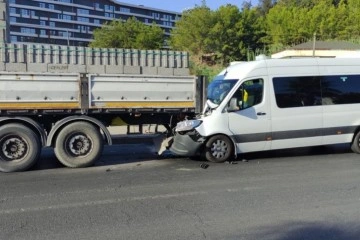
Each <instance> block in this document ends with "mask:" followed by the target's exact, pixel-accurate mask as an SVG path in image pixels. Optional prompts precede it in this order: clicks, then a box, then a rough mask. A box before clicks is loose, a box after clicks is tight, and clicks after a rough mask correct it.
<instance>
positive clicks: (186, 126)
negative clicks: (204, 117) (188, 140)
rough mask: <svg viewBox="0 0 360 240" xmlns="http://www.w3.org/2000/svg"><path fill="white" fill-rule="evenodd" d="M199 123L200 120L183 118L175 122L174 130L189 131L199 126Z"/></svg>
mask: <svg viewBox="0 0 360 240" xmlns="http://www.w3.org/2000/svg"><path fill="white" fill-rule="evenodd" d="M201 123H202V121H200V120H185V121H182V122H179V123H178V124H176V128H175V131H176V132H185V131H190V130H192V129H194V128H197V127H198V126H200V124H201Z"/></svg>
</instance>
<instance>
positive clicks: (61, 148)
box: [54, 122, 104, 168]
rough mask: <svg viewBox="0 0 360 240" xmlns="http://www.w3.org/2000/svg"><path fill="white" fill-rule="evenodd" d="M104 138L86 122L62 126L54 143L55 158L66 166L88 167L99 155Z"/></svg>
mask: <svg viewBox="0 0 360 240" xmlns="http://www.w3.org/2000/svg"><path fill="white" fill-rule="evenodd" d="M103 142H104V140H103V137H102V135H101V133H100V131H99V130H98V129H97V128H96V127H94V126H93V125H92V124H90V123H87V122H75V123H71V124H69V125H67V126H66V127H64V128H63V129H62V130H61V131H60V133H59V136H58V137H57V139H56V143H55V149H54V150H55V155H56V157H57V159H58V160H59V161H60V162H61V163H62V164H64V165H65V166H67V167H71V168H80V167H88V166H91V165H93V163H94V162H95V161H96V160H97V159H98V158H99V157H100V156H101V153H102V150H103V147H104V143H103Z"/></svg>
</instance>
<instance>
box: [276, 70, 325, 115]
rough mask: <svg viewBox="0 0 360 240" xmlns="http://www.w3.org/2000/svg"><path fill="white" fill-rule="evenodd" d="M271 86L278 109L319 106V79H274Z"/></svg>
mask: <svg viewBox="0 0 360 240" xmlns="http://www.w3.org/2000/svg"><path fill="white" fill-rule="evenodd" d="M273 85H274V91H275V98H276V104H277V106H278V107H279V108H291V107H307V106H315V105H321V90H320V88H321V85H320V78H319V77H276V78H273Z"/></svg>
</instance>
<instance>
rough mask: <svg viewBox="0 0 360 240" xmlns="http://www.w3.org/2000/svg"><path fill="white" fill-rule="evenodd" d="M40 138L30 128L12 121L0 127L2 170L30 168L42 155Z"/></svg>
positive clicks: (0, 163) (0, 166)
mask: <svg viewBox="0 0 360 240" xmlns="http://www.w3.org/2000/svg"><path fill="white" fill-rule="evenodd" d="M40 152H41V144H40V138H39V136H38V135H36V134H35V133H34V132H33V131H32V130H31V129H30V128H28V127H26V126H24V125H22V124H18V123H11V124H6V125H4V126H2V127H0V171H2V172H19V171H24V170H27V169H29V168H30V167H31V166H33V165H34V164H35V162H36V161H37V159H38V158H39V156H40Z"/></svg>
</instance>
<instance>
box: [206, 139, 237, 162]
mask: <svg viewBox="0 0 360 240" xmlns="http://www.w3.org/2000/svg"><path fill="white" fill-rule="evenodd" d="M233 153H234V145H233V143H232V141H231V140H230V139H229V138H228V137H227V136H225V135H215V136H212V137H211V138H209V140H208V141H207V142H206V145H205V158H206V160H208V161H210V162H215V163H221V162H225V161H228V160H229V159H230V158H232V157H233Z"/></svg>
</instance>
